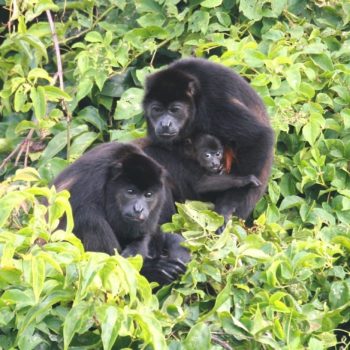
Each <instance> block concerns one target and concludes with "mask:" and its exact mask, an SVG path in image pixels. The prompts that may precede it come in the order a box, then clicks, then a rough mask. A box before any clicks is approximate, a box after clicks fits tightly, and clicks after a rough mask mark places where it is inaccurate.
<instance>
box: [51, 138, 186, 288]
mask: <svg viewBox="0 0 350 350" xmlns="http://www.w3.org/2000/svg"><path fill="white" fill-rule="evenodd" d="M54 185H55V186H56V188H57V189H58V190H62V189H67V190H69V191H70V194H71V197H70V203H71V206H72V210H73V216H74V223H75V228H74V232H75V234H76V235H77V236H78V237H79V238H80V239H81V240H82V242H83V244H84V247H85V248H86V249H87V250H91V251H98V252H106V253H108V254H114V250H115V249H116V250H117V251H118V252H120V253H121V254H122V255H124V256H130V255H136V254H141V255H142V256H143V257H144V259H145V260H144V267H143V270H142V271H141V272H142V273H143V274H144V275H145V276H146V277H147V278H149V279H150V280H152V281H157V282H159V283H161V284H165V283H169V282H171V281H172V280H173V279H175V278H176V277H177V276H178V274H179V273H180V272H183V270H184V268H185V264H186V263H187V262H188V260H189V254H188V252H187V250H186V249H185V248H183V247H182V246H181V245H180V242H181V241H182V237H181V236H179V235H176V234H164V233H162V232H161V231H160V228H159V224H158V221H159V215H160V212H161V210H162V207H163V203H164V200H165V199H166V189H165V186H164V170H163V168H162V167H161V166H160V165H159V164H158V163H156V162H155V161H154V160H152V159H151V158H150V157H148V156H147V155H146V154H145V153H143V152H142V151H141V150H140V149H139V148H138V147H136V146H135V145H132V144H121V143H106V144H102V145H100V146H97V147H95V148H94V149H92V150H91V151H89V152H87V153H85V154H84V155H83V156H82V157H81V158H79V159H78V160H77V161H75V162H74V163H73V164H71V165H70V166H69V167H68V168H66V169H65V170H64V171H63V172H62V173H61V174H60V175H59V176H58V177H57V178H56V179H55V180H54ZM170 201H171V199H170ZM62 225H64V223H62Z"/></svg>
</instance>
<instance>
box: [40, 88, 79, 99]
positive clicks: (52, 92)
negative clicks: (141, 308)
mask: <svg viewBox="0 0 350 350" xmlns="http://www.w3.org/2000/svg"><path fill="white" fill-rule="evenodd" d="M44 90H45V95H46V98H47V99H48V100H49V101H53V102H58V101H60V100H65V101H71V100H72V98H71V97H70V96H69V95H68V94H67V93H66V92H65V91H63V90H61V89H60V88H58V87H56V86H51V85H47V86H44Z"/></svg>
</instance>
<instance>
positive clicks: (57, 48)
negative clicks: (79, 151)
mask: <svg viewBox="0 0 350 350" xmlns="http://www.w3.org/2000/svg"><path fill="white" fill-rule="evenodd" d="M46 16H47V19H48V22H49V25H50V30H51V34H52V41H53V44H54V49H55V53H56V60H57V73H56V74H57V76H58V81H59V85H60V89H61V90H62V91H64V82H63V68H62V59H61V52H60V45H59V42H58V37H57V33H56V28H55V23H54V21H53V19H52V15H51V11H50V10H46ZM61 105H62V108H63V111H64V112H65V114H66V120H67V160H69V153H70V152H69V151H70V122H71V119H72V118H71V115H70V113H69V109H68V105H67V103H66V101H65V100H63V99H62V100H61Z"/></svg>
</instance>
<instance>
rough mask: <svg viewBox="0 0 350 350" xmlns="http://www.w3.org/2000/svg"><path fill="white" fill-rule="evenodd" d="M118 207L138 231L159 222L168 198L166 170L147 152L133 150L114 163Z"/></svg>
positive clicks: (130, 225)
mask: <svg viewBox="0 0 350 350" xmlns="http://www.w3.org/2000/svg"><path fill="white" fill-rule="evenodd" d="M112 176H113V183H114V187H113V188H114V189H115V206H116V210H117V214H118V216H119V217H121V218H122V220H123V222H125V223H128V225H129V227H134V228H135V229H136V230H135V231H133V232H129V234H130V235H132V234H137V232H139V231H138V230H137V229H138V228H140V227H145V228H148V227H149V228H151V227H154V225H156V224H157V223H158V219H159V215H160V210H161V208H162V206H163V202H164V198H165V194H164V193H165V188H164V170H163V168H162V167H161V166H160V165H158V164H157V163H156V162H155V161H153V160H152V159H151V158H149V157H148V156H147V155H145V154H143V153H131V154H128V155H127V156H126V157H125V158H124V159H122V160H120V161H118V162H117V163H116V164H115V165H113V175H112Z"/></svg>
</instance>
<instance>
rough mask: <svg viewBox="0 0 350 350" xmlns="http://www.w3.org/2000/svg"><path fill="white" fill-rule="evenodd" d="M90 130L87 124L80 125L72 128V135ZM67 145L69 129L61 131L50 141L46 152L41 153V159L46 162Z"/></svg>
mask: <svg viewBox="0 0 350 350" xmlns="http://www.w3.org/2000/svg"><path fill="white" fill-rule="evenodd" d="M86 131H88V127H87V125H79V126H77V127H75V128H73V129H71V130H70V137H71V138H73V137H76V136H78V135H79V134H81V133H83V132H86ZM66 145H67V131H61V132H60V133H58V134H57V135H55V136H54V138H53V139H52V140H51V141H50V142H49V143H48V145H47V147H46V148H45V150H44V152H43V153H42V154H41V161H42V162H44V161H46V160H48V159H50V158H52V157H54V156H55V155H56V154H57V153H59V152H61V151H62V150H63V149H64V148H65V147H66Z"/></svg>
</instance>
